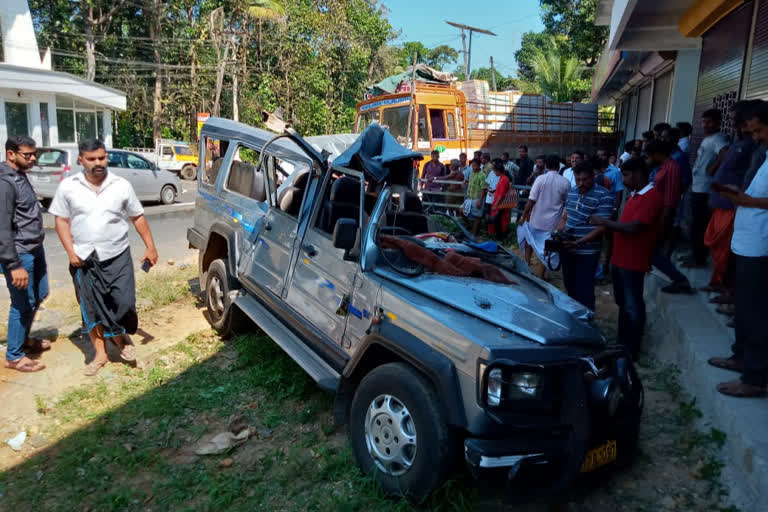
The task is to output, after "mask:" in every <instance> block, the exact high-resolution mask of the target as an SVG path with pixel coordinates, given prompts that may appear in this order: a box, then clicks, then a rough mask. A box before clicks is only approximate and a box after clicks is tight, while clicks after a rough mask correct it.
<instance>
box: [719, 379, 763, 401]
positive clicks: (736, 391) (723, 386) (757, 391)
mask: <svg viewBox="0 0 768 512" xmlns="http://www.w3.org/2000/svg"><path fill="white" fill-rule="evenodd" d="M717 390H718V391H719V392H720V393H722V394H724V395H727V396H735V397H737V398H761V397H764V396H765V395H766V389H765V388H763V387H760V386H753V385H751V384H746V383H744V382H742V381H740V380H734V381H731V382H722V383H720V384H718V385H717Z"/></svg>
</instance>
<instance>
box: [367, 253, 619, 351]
mask: <svg viewBox="0 0 768 512" xmlns="http://www.w3.org/2000/svg"><path fill="white" fill-rule="evenodd" d="M375 272H376V273H377V274H379V275H381V276H383V277H386V278H387V279H389V280H391V281H395V282H396V283H397V284H399V285H402V286H405V287H407V288H409V289H411V290H413V291H415V292H418V293H420V294H423V295H425V296H427V297H430V298H432V299H434V300H437V301H440V302H442V303H444V304H446V305H448V306H451V307H453V308H456V309H458V310H460V311H462V312H464V313H467V314H470V315H473V316H475V317H477V318H480V319H483V320H485V321H486V322H489V323H491V324H494V325H496V326H498V327H501V328H503V329H507V330H509V331H511V332H514V333H515V334H518V335H519V336H522V337H524V338H527V339H529V340H532V341H535V342H538V343H541V344H543V345H603V344H604V343H605V340H604V338H603V336H602V334H601V333H600V330H599V329H598V328H597V327H596V326H594V325H590V324H589V323H587V322H586V321H584V320H582V319H580V318H578V316H577V315H580V314H581V313H583V312H584V311H585V310H584V309H581V311H579V310H578V309H575V310H573V311H572V312H569V311H566V310H565V309H563V308H562V307H559V306H558V305H556V304H555V298H554V297H553V296H552V295H551V294H550V293H549V292H548V291H546V290H545V289H542V287H540V286H538V285H537V284H536V283H534V282H531V281H529V280H528V279H525V278H524V277H521V276H514V278H515V280H516V281H517V282H518V284H515V285H506V284H499V283H493V282H490V281H485V280H483V279H478V278H472V277H453V276H445V275H439V274H431V273H425V274H422V275H421V276H418V277H404V276H401V275H400V274H397V273H395V272H393V271H391V270H390V269H387V268H382V267H379V268H377V269H376V270H375ZM554 293H559V292H554ZM565 300H566V301H570V299H568V298H567V296H566V297H565ZM571 302H572V301H571Z"/></svg>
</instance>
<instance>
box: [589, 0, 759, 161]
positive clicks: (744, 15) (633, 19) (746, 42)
mask: <svg viewBox="0 0 768 512" xmlns="http://www.w3.org/2000/svg"><path fill="white" fill-rule="evenodd" d="M595 23H596V24H598V25H605V26H608V27H610V32H609V34H610V35H609V39H608V42H607V45H606V49H605V51H604V52H603V54H602V56H601V58H600V62H599V63H598V67H597V71H596V73H595V80H594V83H593V90H592V96H593V98H592V99H593V101H597V102H599V103H601V104H613V105H615V106H616V117H617V131H619V132H621V136H620V140H622V141H627V140H632V139H639V138H640V136H641V134H642V133H643V132H644V131H647V130H649V129H651V128H652V127H653V125H655V124H656V123H659V122H668V123H670V124H674V123H676V122H679V121H687V122H689V123H691V124H692V125H693V127H694V132H693V140H692V149H693V150H694V151H695V149H696V147H697V146H698V143H699V142H700V141H701V139H702V136H703V133H702V131H701V123H700V122H699V121H700V118H701V113H702V112H704V111H705V110H707V109H710V108H717V109H719V110H721V111H722V113H723V117H724V119H728V118H729V116H728V113H729V111H730V108H731V106H732V105H733V104H734V103H735V102H736V101H738V100H739V99H747V98H750V99H751V98H764V99H768V0H663V1H662V0H643V1H642V2H641V1H639V0H599V1H598V9H597V15H596V19H595ZM724 128H725V130H726V131H730V129H731V127H730V126H729V125H728V123H727V122H726V123H725V127H724Z"/></svg>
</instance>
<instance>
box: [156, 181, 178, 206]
mask: <svg viewBox="0 0 768 512" xmlns="http://www.w3.org/2000/svg"><path fill="white" fill-rule="evenodd" d="M160 202H161V203H162V204H173V203H174V202H176V189H175V188H173V185H165V186H164V187H163V188H162V189H160Z"/></svg>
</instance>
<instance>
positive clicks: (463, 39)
mask: <svg viewBox="0 0 768 512" xmlns="http://www.w3.org/2000/svg"><path fill="white" fill-rule="evenodd" d="M461 47H462V49H463V52H462V53H463V54H464V76H465V77H466V80H469V55H468V54H467V33H466V31H465V30H464V29H461Z"/></svg>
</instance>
